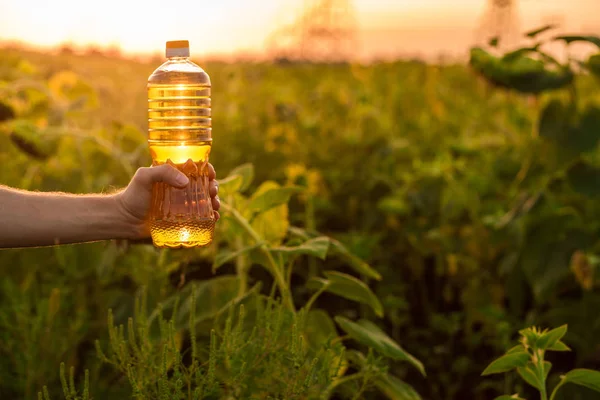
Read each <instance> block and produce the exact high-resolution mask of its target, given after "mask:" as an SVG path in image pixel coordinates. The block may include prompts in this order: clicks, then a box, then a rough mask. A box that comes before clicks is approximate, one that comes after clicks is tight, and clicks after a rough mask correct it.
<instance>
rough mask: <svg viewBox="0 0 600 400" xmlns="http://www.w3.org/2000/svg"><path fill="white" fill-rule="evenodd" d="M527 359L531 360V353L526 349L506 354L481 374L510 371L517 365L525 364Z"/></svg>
mask: <svg viewBox="0 0 600 400" xmlns="http://www.w3.org/2000/svg"><path fill="white" fill-rule="evenodd" d="M527 361H529V353H527V352H524V351H521V352H515V353H511V354H505V355H503V356H502V357H500V358H498V359H496V360H494V361H492V362H491V363H490V365H488V366H487V368H486V369H485V370H484V371H483V372H482V373H481V375H491V374H499V373H501V372H506V371H510V370H513V369H515V368H517V367H523V366H525V365H526V364H527Z"/></svg>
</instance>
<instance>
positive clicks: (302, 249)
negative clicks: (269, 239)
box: [272, 236, 330, 260]
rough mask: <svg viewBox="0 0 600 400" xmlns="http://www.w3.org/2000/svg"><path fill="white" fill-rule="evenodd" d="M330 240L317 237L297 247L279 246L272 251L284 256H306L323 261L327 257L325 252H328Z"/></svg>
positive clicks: (324, 237)
mask: <svg viewBox="0 0 600 400" xmlns="http://www.w3.org/2000/svg"><path fill="white" fill-rule="evenodd" d="M329 243H330V240H329V238H328V237H326V236H319V237H316V238H312V239H309V240H307V241H306V242H304V243H302V244H300V245H298V246H290V247H288V246H279V247H274V248H273V249H272V251H273V252H275V253H282V254H286V255H293V256H295V255H301V254H308V255H311V256H313V257H317V258H320V259H321V260H324V259H325V257H327V251H328V250H329Z"/></svg>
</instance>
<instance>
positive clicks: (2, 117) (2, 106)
mask: <svg viewBox="0 0 600 400" xmlns="http://www.w3.org/2000/svg"><path fill="white" fill-rule="evenodd" d="M15 117H16V113H15V111H14V110H13V108H12V107H11V106H10V105H8V104H6V103H3V102H1V101H0V122H4V121H8V120H10V119H14V118H15Z"/></svg>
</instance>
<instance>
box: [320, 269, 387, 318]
mask: <svg viewBox="0 0 600 400" xmlns="http://www.w3.org/2000/svg"><path fill="white" fill-rule="evenodd" d="M324 274H325V276H326V277H327V279H326V280H323V279H312V280H311V283H312V282H314V283H316V285H315V286H317V287H318V289H321V288H322V287H325V291H327V292H330V293H333V294H336V295H338V296H340V297H343V298H346V299H348V300H352V301H356V302H359V303H362V304H366V305H368V306H370V307H371V308H372V309H373V311H374V312H375V314H376V315H377V316H378V317H380V318H382V317H383V306H382V305H381V302H380V301H379V299H378V298H377V296H376V295H375V293H373V292H372V291H371V289H370V288H369V286H367V285H366V284H365V283H364V282H362V281H361V280H359V279H356V278H355V277H353V276H351V275H347V274H343V273H341V272H335V271H325V272H324Z"/></svg>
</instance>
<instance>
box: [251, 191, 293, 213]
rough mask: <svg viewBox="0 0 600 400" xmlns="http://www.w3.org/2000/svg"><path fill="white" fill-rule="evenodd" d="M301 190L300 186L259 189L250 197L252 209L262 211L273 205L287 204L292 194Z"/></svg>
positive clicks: (257, 211) (256, 211)
mask: <svg viewBox="0 0 600 400" xmlns="http://www.w3.org/2000/svg"><path fill="white" fill-rule="evenodd" d="M299 191H301V188H300V187H298V186H286V187H273V188H270V189H267V190H263V191H260V192H258V191H257V193H255V194H254V195H253V196H252V197H251V198H250V205H249V207H250V211H252V212H255V213H261V212H264V211H268V210H270V209H271V208H273V207H277V206H279V205H282V204H287V203H288V202H289V201H290V197H291V196H292V194H294V193H298V192H299Z"/></svg>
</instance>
